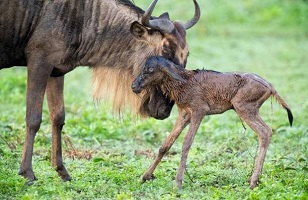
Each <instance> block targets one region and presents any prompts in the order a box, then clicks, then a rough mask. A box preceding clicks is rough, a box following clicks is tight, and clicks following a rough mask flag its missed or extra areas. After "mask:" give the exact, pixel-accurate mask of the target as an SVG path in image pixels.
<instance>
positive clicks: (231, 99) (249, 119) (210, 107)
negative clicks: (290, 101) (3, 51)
mask: <svg viewBox="0 0 308 200" xmlns="http://www.w3.org/2000/svg"><path fill="white" fill-rule="evenodd" d="M153 86H157V87H160V89H161V90H162V91H163V93H164V94H165V95H167V96H168V97H169V98H170V99H171V100H173V101H175V103H176V104H177V107H178V110H179V116H178V118H177V120H176V124H175V125H174V127H173V130H172V131H171V133H170V134H169V136H168V137H167V139H166V140H165V142H164V143H163V145H162V146H161V147H160V149H159V153H158V156H157V157H156V159H155V161H154V162H153V164H152V165H151V166H150V167H149V169H148V170H147V171H146V172H145V174H144V175H143V178H142V179H143V182H144V181H146V180H150V179H152V178H153V171H154V170H155V168H156V166H157V165H158V164H159V162H160V161H161V159H162V158H163V156H164V155H165V154H166V152H167V151H168V150H169V149H170V148H171V146H172V144H173V143H174V142H175V140H176V139H177V138H178V136H179V135H180V133H181V132H182V130H183V129H184V128H185V126H186V125H188V124H189V123H190V127H189V130H188V133H187V134H186V136H185V138H184V143H183V149H182V158H181V163H180V167H179V170H178V172H177V175H176V183H177V186H178V187H179V188H181V187H182V180H183V173H184V168H185V165H186V160H187V155H188V151H189V149H190V147H191V144H192V142H193V139H194V137H195V134H196V132H197V130H198V127H199V125H200V123H201V121H202V118H203V117H204V116H205V115H213V114H220V113H223V112H225V111H227V110H230V109H233V110H235V112H236V113H237V114H238V116H239V117H240V119H241V120H243V121H245V122H246V123H247V124H248V125H249V126H250V127H251V128H252V130H254V131H255V132H256V133H257V134H258V137H259V149H258V154H257V157H256V160H255V166H254V171H253V173H252V176H251V178H250V188H255V187H256V186H257V184H258V179H259V176H260V174H261V171H262V168H263V164H264V158H265V154H266V151H267V148H268V146H269V143H270V140H271V136H272V130H271V129H270V128H269V127H268V126H267V125H266V124H265V123H264V122H263V120H262V119H261V117H260V116H259V108H260V107H261V105H262V104H263V103H264V101H265V100H267V99H268V98H269V97H270V96H273V97H274V98H275V99H277V101H278V103H279V104H281V105H282V107H283V108H285V109H286V110H287V113H288V118H289V122H290V125H292V121H293V116H292V112H291V110H290V108H289V106H288V105H287V104H286V103H285V101H284V100H283V99H282V98H281V97H280V96H279V95H278V93H277V92H276V90H275V89H274V87H273V86H272V85H271V84H270V83H268V82H267V81H266V80H264V79H263V78H261V77H260V76H258V75H256V74H251V73H220V72H216V71H212V70H192V71H190V70H186V69H184V68H181V67H179V66H176V65H175V64H174V63H172V62H170V61H168V60H166V59H164V58H163V57H151V58H149V59H148V61H147V62H146V65H145V67H144V69H143V71H142V72H141V73H140V74H139V75H138V77H137V78H136V79H135V80H134V82H133V83H132V89H133V91H134V92H135V93H139V92H141V91H142V90H144V89H147V88H149V87H153Z"/></svg>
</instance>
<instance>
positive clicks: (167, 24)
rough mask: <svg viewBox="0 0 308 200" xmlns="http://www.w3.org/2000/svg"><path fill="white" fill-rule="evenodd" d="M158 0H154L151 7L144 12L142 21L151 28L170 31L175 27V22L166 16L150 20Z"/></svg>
mask: <svg viewBox="0 0 308 200" xmlns="http://www.w3.org/2000/svg"><path fill="white" fill-rule="evenodd" d="M157 1H158V0H153V1H152V2H151V4H150V6H149V8H148V9H147V10H146V11H145V13H144V14H143V17H142V18H141V23H142V24H143V25H145V26H147V27H149V28H153V29H157V30H160V31H162V32H165V33H170V32H171V31H172V30H173V29H174V25H173V23H172V22H171V21H170V20H168V19H165V18H164V17H162V18H158V19H153V20H150V18H151V14H152V12H153V10H154V8H155V5H156V3H157Z"/></svg>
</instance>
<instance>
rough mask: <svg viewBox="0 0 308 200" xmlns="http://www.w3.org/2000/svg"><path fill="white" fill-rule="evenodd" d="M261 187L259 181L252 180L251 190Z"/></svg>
mask: <svg viewBox="0 0 308 200" xmlns="http://www.w3.org/2000/svg"><path fill="white" fill-rule="evenodd" d="M258 185H259V181H258V180H251V181H250V184H249V188H250V189H254V188H255V187H257V186H258Z"/></svg>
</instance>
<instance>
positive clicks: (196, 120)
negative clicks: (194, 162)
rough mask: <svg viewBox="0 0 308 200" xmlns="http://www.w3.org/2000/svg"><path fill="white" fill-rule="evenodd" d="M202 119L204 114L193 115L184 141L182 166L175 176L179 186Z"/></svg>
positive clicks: (180, 186)
mask: <svg viewBox="0 0 308 200" xmlns="http://www.w3.org/2000/svg"><path fill="white" fill-rule="evenodd" d="M201 120H202V116H199V115H196V114H193V115H192V116H191V120H190V127H189V129H188V132H187V134H186V136H185V138H184V142H183V147H182V157H181V163H180V167H179V169H178V172H177V174H176V178H175V181H176V184H177V187H178V188H182V181H183V175H184V169H185V167H186V161H187V156H188V152H189V149H190V147H191V145H192V142H193V140H194V137H195V135H196V132H197V130H198V128H199V125H200V123H201Z"/></svg>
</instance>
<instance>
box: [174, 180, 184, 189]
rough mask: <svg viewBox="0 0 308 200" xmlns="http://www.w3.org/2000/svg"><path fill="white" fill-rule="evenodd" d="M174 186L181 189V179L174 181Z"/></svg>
mask: <svg viewBox="0 0 308 200" xmlns="http://www.w3.org/2000/svg"><path fill="white" fill-rule="evenodd" d="M176 186H177V188H178V189H182V188H183V184H182V181H176Z"/></svg>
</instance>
